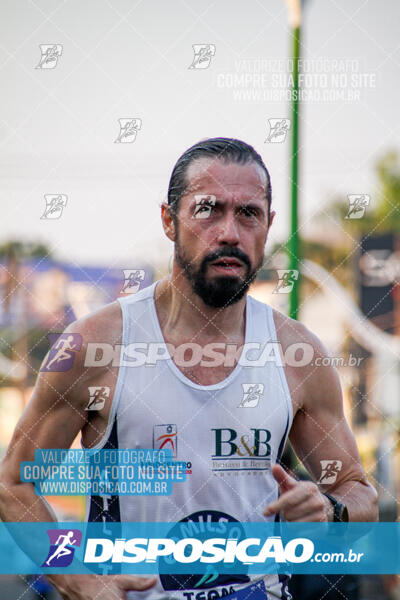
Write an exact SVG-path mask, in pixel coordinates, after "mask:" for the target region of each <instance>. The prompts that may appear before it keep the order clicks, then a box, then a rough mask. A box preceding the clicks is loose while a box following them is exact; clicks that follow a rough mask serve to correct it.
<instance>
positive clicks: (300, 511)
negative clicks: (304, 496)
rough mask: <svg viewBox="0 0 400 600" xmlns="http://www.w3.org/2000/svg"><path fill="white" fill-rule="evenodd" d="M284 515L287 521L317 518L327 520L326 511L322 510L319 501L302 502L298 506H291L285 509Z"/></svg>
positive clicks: (316, 519) (317, 519)
mask: <svg viewBox="0 0 400 600" xmlns="http://www.w3.org/2000/svg"><path fill="white" fill-rule="evenodd" d="M283 516H284V518H285V520H286V521H303V520H309V519H311V520H313V519H314V520H315V521H326V520H327V518H326V513H325V512H324V510H321V507H320V505H319V504H318V503H313V502H306V501H305V502H302V503H301V504H299V505H298V506H289V507H288V508H286V509H285V510H284V511H283Z"/></svg>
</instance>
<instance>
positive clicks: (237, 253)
mask: <svg viewBox="0 0 400 600" xmlns="http://www.w3.org/2000/svg"><path fill="white" fill-rule="evenodd" d="M224 257H226V258H237V259H238V260H240V261H242V263H243V264H245V265H246V267H247V268H248V269H250V268H251V263H250V259H249V257H248V256H247V254H245V253H244V252H242V250H239V248H235V247H234V246H226V247H225V248H221V249H220V250H216V251H215V252H212V253H210V254H207V256H205V257H204V258H203V260H202V263H201V267H202V269H205V268H206V266H207V265H208V263H211V262H214V261H215V260H219V259H220V258H224Z"/></svg>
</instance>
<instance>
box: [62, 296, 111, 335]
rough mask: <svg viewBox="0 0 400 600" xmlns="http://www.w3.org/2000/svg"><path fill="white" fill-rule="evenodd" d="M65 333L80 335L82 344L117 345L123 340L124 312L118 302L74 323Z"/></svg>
mask: <svg viewBox="0 0 400 600" xmlns="http://www.w3.org/2000/svg"><path fill="white" fill-rule="evenodd" d="M65 333H78V334H79V335H81V336H82V342H83V343H87V342H88V341H90V342H92V341H93V342H104V343H110V344H115V343H118V342H119V341H120V340H121V338H122V312H121V307H120V304H119V302H118V301H117V300H115V301H114V302H111V303H110V304H106V305H105V306H102V307H101V308H99V309H97V310H95V311H93V312H91V313H89V314H88V315H86V316H85V317H82V318H81V319H78V320H76V321H73V323H71V324H70V325H69V326H68V327H67V328H66V330H65Z"/></svg>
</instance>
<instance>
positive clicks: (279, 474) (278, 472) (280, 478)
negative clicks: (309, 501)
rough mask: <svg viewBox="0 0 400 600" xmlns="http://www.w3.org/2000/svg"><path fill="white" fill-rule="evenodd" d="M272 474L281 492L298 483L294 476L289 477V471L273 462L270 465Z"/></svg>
mask: <svg viewBox="0 0 400 600" xmlns="http://www.w3.org/2000/svg"><path fill="white" fill-rule="evenodd" d="M272 475H273V476H274V478H275V481H276V482H277V483H278V485H279V490H280V491H281V492H286V491H288V490H291V489H293V488H294V487H295V486H296V485H297V484H298V481H297V480H296V479H295V478H294V477H291V476H290V475H289V473H286V471H285V469H283V468H282V467H281V465H278V464H275V465H274V466H273V467H272Z"/></svg>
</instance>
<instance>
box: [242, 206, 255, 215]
mask: <svg viewBox="0 0 400 600" xmlns="http://www.w3.org/2000/svg"><path fill="white" fill-rule="evenodd" d="M239 214H240V215H244V216H245V217H256V216H257V214H258V211H257V209H255V208H252V207H251V206H243V207H242V208H241V209H240V211H239Z"/></svg>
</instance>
